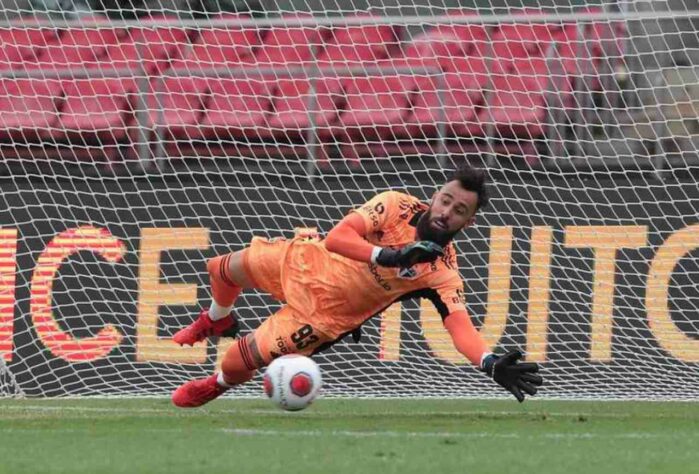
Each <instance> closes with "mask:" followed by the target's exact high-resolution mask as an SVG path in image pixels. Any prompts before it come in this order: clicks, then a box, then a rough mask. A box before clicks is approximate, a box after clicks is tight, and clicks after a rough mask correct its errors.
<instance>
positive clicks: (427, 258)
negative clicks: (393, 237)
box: [376, 240, 444, 268]
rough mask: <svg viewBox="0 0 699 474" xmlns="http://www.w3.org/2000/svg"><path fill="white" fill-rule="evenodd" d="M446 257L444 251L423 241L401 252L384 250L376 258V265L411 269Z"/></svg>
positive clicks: (414, 243)
mask: <svg viewBox="0 0 699 474" xmlns="http://www.w3.org/2000/svg"><path fill="white" fill-rule="evenodd" d="M442 255H444V249H443V248H442V247H441V246H439V245H437V244H435V243H434V242H430V241H429V240H421V241H419V242H413V243H412V244H408V245H406V246H405V247H403V248H402V249H400V250H393V249H390V248H383V249H381V252H379V254H378V255H377V256H376V263H377V264H378V265H381V266H382V267H401V268H410V267H412V266H413V265H415V264H417V263H429V262H434V261H435V260H437V259H438V258H439V257H441V256H442Z"/></svg>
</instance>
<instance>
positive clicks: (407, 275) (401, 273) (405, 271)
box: [398, 267, 417, 280]
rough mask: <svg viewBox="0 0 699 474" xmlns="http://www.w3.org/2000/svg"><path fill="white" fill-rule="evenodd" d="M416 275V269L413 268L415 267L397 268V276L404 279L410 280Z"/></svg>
mask: <svg viewBox="0 0 699 474" xmlns="http://www.w3.org/2000/svg"><path fill="white" fill-rule="evenodd" d="M416 277H417V270H415V267H410V268H401V269H399V270H398V278H402V279H404V280H412V279H414V278H416Z"/></svg>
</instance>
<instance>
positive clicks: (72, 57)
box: [30, 20, 123, 70]
mask: <svg viewBox="0 0 699 474" xmlns="http://www.w3.org/2000/svg"><path fill="white" fill-rule="evenodd" d="M105 21H106V20H105ZM122 33H123V30H117V29H94V28H93V29H90V28H80V27H75V28H69V29H67V30H65V31H64V32H63V34H62V35H61V36H60V38H58V39H57V40H53V41H50V42H48V43H46V44H45V45H43V46H38V47H37V49H36V55H37V61H36V62H35V63H31V65H30V67H31V68H40V69H49V70H50V69H56V68H58V69H62V68H63V69H65V68H79V67H83V68H84V67H95V66H96V64H97V61H98V60H99V59H100V58H102V57H103V56H104V55H105V52H106V50H107V48H108V47H110V46H112V45H115V44H117V43H118V41H119V35H120V34H122Z"/></svg>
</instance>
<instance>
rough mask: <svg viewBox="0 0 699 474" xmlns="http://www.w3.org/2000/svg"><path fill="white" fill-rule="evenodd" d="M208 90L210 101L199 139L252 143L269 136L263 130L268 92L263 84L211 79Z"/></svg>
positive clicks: (267, 105)
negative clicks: (241, 140)
mask: <svg viewBox="0 0 699 474" xmlns="http://www.w3.org/2000/svg"><path fill="white" fill-rule="evenodd" d="M208 88H209V91H210V94H211V99H210V100H209V103H208V107H207V112H206V115H205V116H204V118H203V120H202V122H201V126H200V128H199V129H200V131H201V136H203V137H204V138H215V139H219V140H231V139H238V138H246V139H251V140H252V139H259V138H260V137H261V135H264V136H268V135H269V133H268V132H265V129H266V127H267V115H268V114H269V113H270V107H271V92H270V90H269V85H268V84H267V83H266V82H264V81H261V80H255V79H247V78H220V79H219V78H212V79H209V80H208Z"/></svg>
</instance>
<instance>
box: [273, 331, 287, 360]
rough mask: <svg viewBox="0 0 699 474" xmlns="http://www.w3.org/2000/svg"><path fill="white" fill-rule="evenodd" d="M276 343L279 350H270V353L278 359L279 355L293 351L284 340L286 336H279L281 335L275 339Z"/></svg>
mask: <svg viewBox="0 0 699 474" xmlns="http://www.w3.org/2000/svg"><path fill="white" fill-rule="evenodd" d="M275 345H276V346H277V347H276V349H277V350H278V351H279V352H275V351H270V352H269V354H270V355H271V356H272V357H273V358H275V359H276V358H277V357H279V356H282V355H286V354H291V351H290V350H289V348H288V347H287V345H286V342H285V341H284V338H283V337H282V336H279V337H278V338H277V339H276V340H275Z"/></svg>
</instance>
